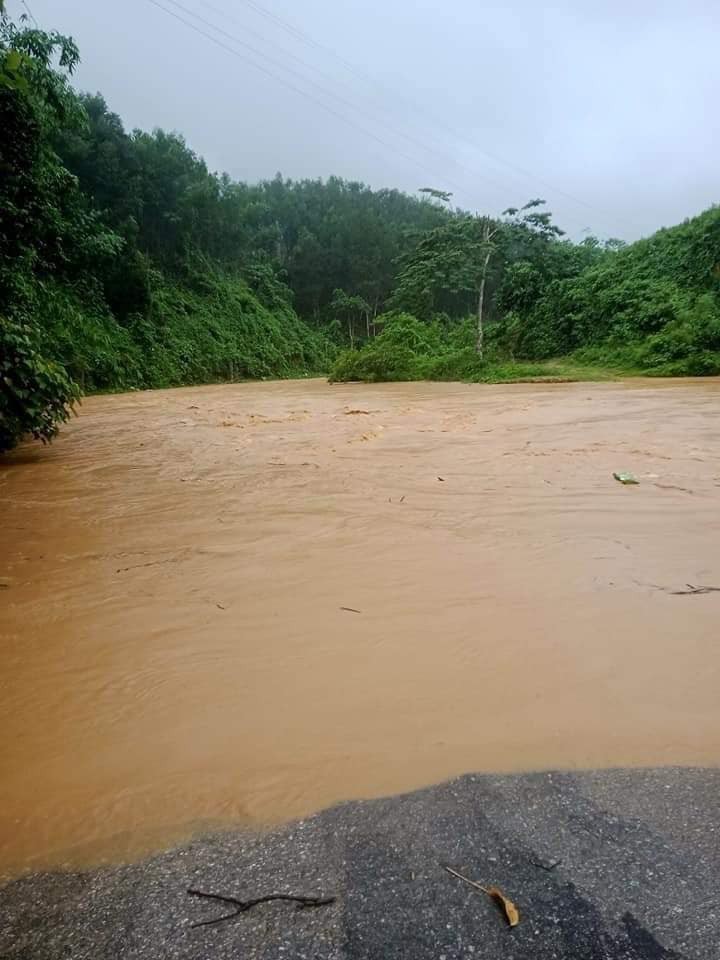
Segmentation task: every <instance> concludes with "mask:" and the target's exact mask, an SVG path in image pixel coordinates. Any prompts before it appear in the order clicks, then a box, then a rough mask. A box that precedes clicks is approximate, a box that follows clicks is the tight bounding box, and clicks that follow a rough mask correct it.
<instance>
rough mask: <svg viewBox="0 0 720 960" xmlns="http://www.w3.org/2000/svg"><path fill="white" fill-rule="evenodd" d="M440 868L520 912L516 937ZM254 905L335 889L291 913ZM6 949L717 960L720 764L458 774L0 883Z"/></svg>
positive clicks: (492, 909)
mask: <svg viewBox="0 0 720 960" xmlns="http://www.w3.org/2000/svg"><path fill="white" fill-rule="evenodd" d="M443 864H449V865H451V866H452V867H453V868H455V869H457V870H459V871H460V872H462V873H464V874H466V875H467V876H469V877H471V878H472V879H474V880H477V881H479V882H481V883H484V884H495V885H497V886H498V887H500V888H501V889H502V890H503V891H504V892H505V894H506V895H507V896H509V897H510V898H511V899H512V900H513V901H514V902H515V904H516V905H517V907H518V908H519V911H520V917H521V919H520V923H519V924H518V925H517V926H516V927H515V928H513V929H510V928H509V927H508V925H507V923H506V922H505V919H504V917H503V915H502V913H501V911H500V910H499V909H498V907H497V906H496V905H495V904H494V903H493V901H492V900H491V899H490V898H489V897H487V896H486V895H485V894H484V893H481V892H479V891H477V890H475V889H473V888H472V887H470V886H469V885H467V884H465V883H463V882H462V881H461V880H458V879H456V878H455V877H453V876H451V875H449V874H448V873H447V872H446V871H445V870H444V869H443V867H442V865H443ZM189 887H193V888H199V889H201V890H203V891H206V892H211V893H218V894H221V895H225V896H229V897H236V898H240V899H243V900H249V899H252V898H255V897H260V896H264V895H267V894H272V893H285V894H292V895H299V896H321V897H335V898H336V899H335V901H334V902H333V903H331V904H329V905H325V906H317V907H312V908H306V909H298V908H297V907H296V906H295V905H294V904H293V903H291V902H284V901H275V902H270V903H263V904H260V905H258V906H256V907H254V908H252V909H250V910H248V911H246V912H243V913H241V914H240V915H239V916H237V917H236V918H235V919H231V920H228V921H225V922H222V923H218V924H214V925H209V926H200V927H195V928H193V927H192V924H193V923H197V922H199V921H202V920H208V919H213V918H214V917H216V916H219V915H221V914H223V913H225V912H228V911H232V909H233V908H232V906H229V905H223V904H221V903H213V902H210V901H205V900H201V899H198V898H194V897H191V896H188V894H187V889H188V888H189ZM0 957H2V958H3V960H4V958H13V960H19V958H22V960H31V958H32V960H51V958H52V960H61V958H66V957H72V958H78V960H79V958H88V960H105V958H108V960H109V958H113V960H117V958H133V960H136V958H137V960H140V958H143V960H160V958H187V960H190V958H192V960H210V958H212V960H225V958H243V960H254V958H263V960H271V958H272V960H280V958H307V960H325V958H328V960H329V958H363V960H371V958H372V960H381V958H382V960H393V958H408V960H426V958H427V960H430V958H432V960H456V958H461V957H462V958H472V960H486V958H487V960H505V958H508V960H509V958H515V960H525V958H528V960H530V958H532V960H565V958H568V960H620V958H622V960H717V958H720V770H699V769H677V768H671V769H658V770H647V771H639V770H615V771H601V772H590V773H581V774H579V773H543V774H526V775H518V776H485V775H483V776H472V775H469V776H466V777H462V778H460V779H458V780H455V781H452V782H449V783H446V784H442V785H440V786H437V787H432V788H429V789H426V790H421V791H418V792H415V793H411V794H406V795H404V796H398V797H392V798H388V799H383V800H373V801H368V802H356V803H349V804H345V805H342V806H339V807H335V808H333V809H330V810H327V811H325V812H323V813H320V814H318V815H316V816H314V817H311V818H309V819H306V820H304V821H300V822H297V823H293V824H290V825H287V826H285V827H283V828H281V829H278V830H276V831H274V832H271V833H266V834H262V835H259V834H245V833H241V832H233V833H226V834H222V835H216V836H213V837H210V838H205V839H200V840H197V841H195V842H194V843H192V844H190V845H187V846H184V847H181V848H178V849H175V850H171V851H169V852H167V853H164V854H162V855H160V856H157V857H154V858H152V859H148V860H145V861H143V862H140V863H136V864H133V865H131V866H114V867H107V868H103V869H99V870H95V871H92V872H84V873H73V874H69V873H64V874H63V873H55V874H40V875H34V876H26V877H23V878H22V879H20V880H15V881H13V882H12V883H10V884H8V885H6V886H5V887H4V888H3V889H1V890H0Z"/></svg>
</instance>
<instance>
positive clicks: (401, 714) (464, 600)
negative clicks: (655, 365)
mask: <svg viewBox="0 0 720 960" xmlns="http://www.w3.org/2000/svg"><path fill="white" fill-rule="evenodd" d="M719 412H720V383H719V382H718V381H696V382H657V383H653V382H647V381H645V382H633V383H624V384H555V385H549V384H544V385H541V384H533V385H530V384H527V385H514V386H495V387H492V386H481V385H477V386H470V385H461V384H391V385H376V386H367V385H365V386H361V385H335V386H329V385H327V384H325V383H324V382H321V381H310V382H300V381H299V382H290V383H266V384H262V383H255V384H241V385H229V386H216V387H201V388H194V389H181V390H172V391H160V392H152V393H139V394H126V395H122V396H107V397H96V398H91V399H89V400H87V401H86V402H85V403H84V404H83V407H82V411H81V415H80V417H79V418H78V419H77V420H76V421H74V422H73V423H72V424H70V425H68V427H67V428H66V429H64V431H63V434H62V437H61V438H60V440H59V441H58V442H56V443H55V444H53V446H52V447H50V448H45V449H44V448H42V447H40V446H35V445H27V446H24V447H23V448H21V449H20V450H18V451H16V452H15V453H14V454H13V455H11V456H8V457H6V458H5V459H4V460H3V461H1V462H0V508H1V509H2V552H1V553H0V658H1V660H0V662H1V663H2V677H1V680H0V683H1V689H0V694H1V696H0V729H1V730H2V740H1V742H0V872H2V871H3V870H5V871H10V872H12V871H16V870H20V869H23V868H28V867H32V868H40V867H45V866H48V865H61V864H70V865H78V864H84V863H91V862H96V861H98V860H101V859H102V858H103V857H109V858H114V857H117V858H123V857H128V856H134V855H137V854H140V853H142V852H145V851H146V850H150V849H154V848H157V847H160V846H161V845H162V844H163V843H167V842H170V841H171V840H172V839H175V838H178V837H180V836H182V835H183V834H185V833H187V832H188V831H190V830H192V829H194V828H199V827H202V826H205V825H208V824H223V825H227V824H230V823H238V822H241V823H253V824H262V823H267V822H271V821H276V820H282V819H285V818H290V817H294V816H296V815H301V814H305V813H308V812H310V811H313V810H316V809H318V808H320V807H322V806H324V805H327V804H330V803H333V802H335V801H338V800H343V799H347V798H356V797H370V796H377V795H380V794H385V793H390V792H394V791H399V790H404V789H408V788H412V787H416V786H419V785H423V784H427V783H431V782H434V781H437V780H440V779H442V778H445V777H447V776H449V775H453V774H457V773H460V772H464V771H469V770H491V771H492V770H497V771H507V770H528V769H540V768H548V767H567V768H577V767H583V768H585V767H593V768H594V767H603V766H618V765H623V766H625V765H656V764H701V765H717V764H718V762H719V761H720V642H719V640H720V592H719V593H714V592H710V593H704V594H697V593H674V591H687V590H688V587H687V584H692V585H694V586H698V585H711V586H720V444H719V443H718V440H719V438H720V417H719V416H718V414H719ZM614 470H631V471H633V472H634V473H635V474H636V476H637V477H638V479H639V480H640V485H639V486H635V487H623V486H621V485H620V484H619V483H617V482H616V481H614V480H613V479H612V472H613V471H614Z"/></svg>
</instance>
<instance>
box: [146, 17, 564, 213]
mask: <svg viewBox="0 0 720 960" xmlns="http://www.w3.org/2000/svg"><path fill="white" fill-rule="evenodd" d="M150 2H154V0H150ZM164 2H165V3H171V4H172V5H173V6H174V7H177V8H178V9H180V10H182V11H183V12H184V13H186V14H188V15H189V16H192V17H194V18H195V19H196V20H198V21H199V22H200V23H202V24H204V25H205V26H206V27H209V28H210V29H211V30H214V31H215V32H216V33H219V34H220V35H221V36H224V37H226V38H227V39H229V40H231V41H232V42H233V43H236V44H239V45H240V46H242V47H244V48H245V49H247V50H249V51H250V52H251V53H253V54H254V55H255V56H259V57H261V58H262V59H264V60H266V61H267V62H269V63H270V64H272V66H274V67H276V68H279V69H281V70H285V71H286V72H289V73H290V74H292V75H293V76H295V77H297V78H298V79H300V80H301V81H304V82H305V83H309V84H311V86H313V87H314V88H315V89H317V90H319V91H320V93H321V94H323V95H324V96H325V97H329V98H333V99H335V100H336V101H338V102H339V103H341V104H342V105H344V106H345V107H347V108H349V109H350V110H354V111H356V112H359V113H361V114H363V113H364V115H365V116H366V117H368V118H369V119H370V120H371V121H372V122H373V123H375V124H378V123H379V125H380V126H384V127H385V129H386V130H389V131H390V132H391V133H392V134H393V135H395V136H400V137H403V138H404V139H406V140H407V141H409V142H410V143H412V144H413V145H415V146H418V147H419V148H420V149H421V150H429V151H430V152H431V153H432V152H434V153H435V155H436V156H438V157H439V158H440V159H441V160H442V161H443V162H444V163H446V162H447V158H446V157H444V156H443V155H441V154H438V153H437V151H433V150H432V148H428V147H427V145H426V144H424V143H422V142H421V141H419V140H417V139H416V138H414V137H411V136H409V135H408V134H405V133H403V132H402V131H400V130H397V129H396V128H395V127H391V126H390V125H389V124H388V123H386V122H385V121H383V120H379V119H378V118H377V117H376V116H375V115H373V114H370V113H368V111H366V110H362V108H358V107H357V106H356V105H355V104H353V103H351V102H350V101H349V100H347V99H346V98H344V97H342V96H340V95H339V94H336V93H335V92H334V91H328V90H327V89H326V88H325V87H323V86H322V85H321V84H318V83H316V82H315V81H314V80H312V79H311V78H309V77H307V76H305V75H304V74H302V73H299V72H298V71H297V70H294V69H293V68H292V67H288V66H287V65H286V64H285V63H281V62H279V61H278V60H276V59H274V58H273V57H271V56H269V55H268V54H266V53H264V52H263V51H261V50H258V49H257V48H256V47H254V46H252V44H249V43H247V41H245V40H242V39H240V38H239V37H237V36H235V35H234V34H232V33H229V32H228V31H227V30H224V29H222V28H221V27H218V26H217V25H216V24H214V23H212V22H211V21H209V20H207V19H206V18H204V17H202V16H201V15H200V14H197V13H195V12H194V11H193V10H190V9H189V8H188V7H186V6H184V5H183V4H182V3H180V0H164ZM200 2H204V4H205V6H208V7H210V8H212V9H214V10H215V9H217V8H216V7H213V5H212V4H209V3H207V2H205V0H200ZM154 5H155V6H159V4H157V3H154ZM160 9H163V10H164V11H165V12H166V13H170V14H171V15H172V16H175V18H176V19H178V20H180V21H181V22H182V23H184V24H186V25H187V26H190V27H191V28H192V29H196V30H197V32H199V33H201V34H202V35H203V36H206V37H207V38H208V39H211V40H212V41H213V42H216V43H219V44H220V45H221V46H223V47H224V48H226V45H225V44H223V43H221V42H220V41H218V40H217V38H216V37H214V36H211V35H208V34H206V33H205V31H203V30H199V29H198V28H196V27H195V26H194V25H193V24H191V23H190V22H189V21H187V20H185V18H183V17H180V16H179V15H178V14H175V13H173V12H172V11H169V10H167V8H165V7H160ZM231 19H232V18H231ZM250 32H251V33H254V35H255V36H257V37H259V38H260V39H261V40H262V41H263V42H267V40H266V38H265V37H264V36H263V35H262V34H258V33H257V32H255V31H250ZM278 49H279V50H280V51H281V53H283V55H285V56H290V57H291V59H294V60H295V61H296V62H298V63H300V64H301V65H302V66H305V67H308V66H310V67H311V69H315V70H317V68H315V67H313V66H311V65H308V64H307V63H306V61H304V60H302V59H301V58H299V57H296V56H294V55H293V54H289V53H288V51H287V50H285V48H283V47H279V48H278ZM234 52H235V54H236V55H237V51H234ZM249 62H250V63H252V64H253V65H254V66H256V67H257V64H255V63H254V62H253V61H252V60H250V61H249ZM264 72H266V73H268V75H270V76H272V77H273V79H276V80H280V82H282V83H284V84H285V85H286V86H288V85H290V86H291V88H292V89H294V90H295V91H296V92H298V93H300V94H301V95H303V96H306V97H308V98H309V99H311V100H312V101H313V102H315V103H317V102H318V101H317V100H316V99H315V98H314V97H313V96H311V95H310V94H308V93H307V92H306V91H304V90H299V89H298V88H297V87H296V86H295V85H294V84H288V82H287V81H286V80H284V79H281V78H278V77H277V76H276V75H274V74H272V73H269V72H268V71H267V70H265V71H264ZM318 72H319V73H320V74H321V76H323V77H325V78H326V79H327V75H326V74H323V73H322V71H318ZM331 82H332V79H331ZM320 105H321V106H323V108H324V109H326V110H328V111H329V112H330V113H332V114H333V116H340V119H342V120H344V121H345V122H346V123H348V124H350V125H351V126H353V127H355V128H356V129H358V130H360V131H361V132H362V133H364V134H365V135H366V136H370V137H372V138H373V139H375V140H376V141H378V142H379V143H381V144H382V145H383V146H386V147H387V148H388V149H390V150H394V151H395V152H396V153H398V155H400V156H402V157H403V158H404V159H406V160H409V161H410V162H411V163H414V164H415V165H416V166H418V168H420V169H422V170H424V171H425V172H426V173H429V174H430V175H431V176H432V177H433V178H435V179H439V180H440V181H443V180H444V182H445V183H446V184H448V185H450V186H452V187H454V188H455V190H456V191H459V192H460V193H462V194H464V195H466V196H467V197H469V198H472V199H474V202H475V204H476V206H477V207H478V209H482V208H483V207H484V206H486V204H485V202H482V203H481V202H479V201H478V199H477V197H475V198H473V197H472V193H471V192H470V191H468V189H467V187H465V186H464V185H462V184H459V183H457V182H456V181H453V180H451V179H450V178H449V177H448V176H447V174H446V173H442V174H440V173H438V172H437V171H436V170H433V169H431V168H429V167H427V166H426V165H425V164H423V163H422V162H420V161H418V160H417V159H416V158H415V157H411V156H409V155H408V154H407V153H404V152H403V151H401V150H399V149H398V148H397V147H396V146H394V145H393V144H389V143H388V142H387V141H385V140H383V139H382V138H379V137H378V136H377V135H376V134H374V133H371V132H370V131H369V130H367V129H366V128H364V127H362V126H360V125H359V124H357V123H355V122H353V121H352V120H350V119H349V118H348V117H347V116H346V115H344V114H342V115H339V114H338V113H337V112H336V111H335V110H333V109H332V108H330V107H328V106H327V105H326V104H325V103H321V104H320ZM459 166H461V165H459ZM461 168H462V166H461ZM464 169H465V171H466V172H467V173H468V174H469V175H470V176H472V177H480V178H482V179H484V180H486V181H487V182H488V183H491V184H493V185H494V186H495V187H496V188H498V189H499V190H501V191H502V192H503V194H504V195H505V196H507V193H508V190H509V188H508V185H507V184H506V183H500V182H499V181H497V180H494V179H492V178H491V177H488V176H487V174H478V173H477V172H475V171H472V170H469V169H468V168H467V167H465V168H464ZM506 203H507V200H506V199H505V200H504V201H503V206H504V205H505V204H506ZM564 219H565V220H566V221H567V220H570V221H571V222H574V223H575V224H576V225H579V224H580V221H579V220H577V219H576V218H575V217H573V216H572V215H570V216H568V217H565V218H564Z"/></svg>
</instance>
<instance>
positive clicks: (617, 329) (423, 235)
mask: <svg viewBox="0 0 720 960" xmlns="http://www.w3.org/2000/svg"><path fill="white" fill-rule="evenodd" d="M0 16H1V19H0V129H2V131H3V134H2V137H0V449H3V448H9V447H10V446H12V445H13V444H14V443H15V442H17V440H18V439H19V438H20V437H21V436H23V435H24V434H26V433H33V434H34V435H35V436H38V437H41V438H43V439H49V438H50V437H52V435H53V434H54V432H55V431H56V427H57V423H58V422H59V421H61V420H62V419H63V418H64V416H65V415H66V412H67V409H68V406H69V405H70V404H71V403H72V402H73V400H74V399H75V398H77V397H78V395H79V393H80V392H81V391H93V390H109V389H128V388H137V387H159V386H169V385H173V384H185V383H200V382H209V381H215V380H225V379H238V378H246V377H274V376H299V375H306V374H309V373H322V372H328V371H330V370H331V369H332V372H333V375H334V376H335V377H338V378H343V377H360V378H364V379H384V378H388V377H402V378H413V377H420V376H444V377H450V378H451V377H469V378H479V379H483V378H487V374H488V370H491V369H492V365H493V364H495V363H497V362H498V360H499V359H503V358H511V359H513V358H516V359H525V358H528V359H532V360H537V359H543V358H547V357H554V356H560V355H564V354H568V353H571V352H575V353H577V351H584V354H583V356H584V357H585V359H586V360H595V359H599V360H602V361H604V362H608V360H613V361H614V362H616V363H617V364H618V365H622V364H625V365H632V366H633V367H638V368H641V369H652V370H655V371H656V372H668V373H711V372H717V371H720V364H719V363H718V356H717V351H718V350H720V310H719V308H718V303H719V296H718V295H719V292H720V267H719V266H718V264H719V263H720V211H719V210H718V209H716V208H713V209H711V210H708V211H707V212H706V213H704V214H703V215H702V216H700V217H697V218H695V219H694V220H691V221H688V222H687V223H685V224H683V225H681V226H679V227H675V228H672V229H670V230H663V231H660V232H659V233H657V234H656V235H655V236H653V237H651V238H650V239H647V240H642V241H639V242H638V243H635V244H632V245H630V246H627V247H625V246H623V244H622V243H620V242H619V241H610V242H607V243H602V244H601V243H600V242H598V241H597V240H595V239H594V238H592V237H591V238H588V239H586V240H584V241H583V242H582V243H580V244H574V243H571V242H569V241H568V240H566V239H564V238H563V236H562V231H561V230H559V229H558V228H557V227H556V226H555V225H554V224H553V222H552V218H551V216H550V214H548V213H547V212H545V210H544V205H543V202H542V201H541V200H532V201H530V202H529V203H527V204H524V205H523V206H522V207H521V208H520V209H512V208H511V209H509V210H508V211H507V212H506V213H505V214H504V215H503V216H502V217H500V218H490V217H482V216H470V215H469V214H467V213H465V212H464V211H461V210H457V209H450V208H449V205H448V203H447V202H446V200H447V198H446V197H445V196H444V195H442V194H441V193H440V192H439V191H434V190H431V189H428V190H426V191H424V193H423V196H422V198H416V197H411V196H408V195H406V194H404V193H402V192H400V191H397V190H371V189H370V188H369V187H367V186H365V185H363V184H360V183H354V182H347V181H344V180H341V179H339V178H335V177H331V178H330V179H329V180H327V181H321V180H304V181H292V180H288V179H284V178H283V177H281V176H280V175H279V174H278V175H277V176H276V177H275V178H274V179H272V180H268V181H265V182H262V183H259V184H254V185H248V184H245V183H239V182H236V181H233V180H231V179H230V178H229V177H228V176H226V175H222V176H219V175H217V174H215V173H212V172H210V171H209V170H208V169H207V167H206V165H205V163H204V162H203V160H202V159H201V158H199V157H198V156H196V155H195V154H194V153H193V152H192V151H191V150H190V149H189V148H188V146H187V145H186V144H185V142H184V140H183V138H182V137H181V136H180V135H178V134H175V133H167V132H163V131H161V130H155V131H154V132H152V133H145V132H142V131H138V130H135V131H132V132H127V131H126V130H125V129H124V128H123V124H122V122H121V120H120V118H119V117H118V116H117V115H116V114H114V113H112V112H111V111H110V110H109V109H108V107H107V105H106V103H105V101H104V100H103V98H102V97H101V96H100V95H95V96H87V95H80V94H78V93H76V92H75V91H74V90H73V88H72V86H71V85H70V78H71V76H72V73H73V71H74V68H75V66H76V65H77V63H78V59H79V53H78V50H77V48H76V47H75V44H74V43H73V41H72V40H71V39H69V38H67V37H64V36H62V35H60V34H56V33H46V32H44V31H40V30H36V29H29V28H28V27H27V25H26V24H25V23H21V24H19V25H18V24H15V23H13V22H12V21H11V20H10V19H9V18H8V17H7V15H5V14H2V15H0ZM479 334H481V335H480V336H479ZM348 348H350V349H348Z"/></svg>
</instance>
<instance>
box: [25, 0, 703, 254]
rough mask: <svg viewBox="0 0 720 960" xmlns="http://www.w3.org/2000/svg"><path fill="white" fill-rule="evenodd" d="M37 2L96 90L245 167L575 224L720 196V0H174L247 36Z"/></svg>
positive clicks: (597, 223)
mask: <svg viewBox="0 0 720 960" xmlns="http://www.w3.org/2000/svg"><path fill="white" fill-rule="evenodd" d="M28 3H29V4H30V7H31V9H32V12H33V14H34V16H35V17H36V18H37V20H38V21H39V22H40V24H41V26H43V27H45V28H56V29H58V30H60V31H61V32H64V33H69V34H71V35H72V36H73V37H74V38H75V39H76V41H77V42H78V44H79V46H80V51H81V54H82V59H83V63H82V66H81V68H80V70H79V71H78V73H77V75H76V77H77V80H76V83H77V86H78V87H79V88H81V89H86V90H90V91H93V92H94V91H96V90H99V91H100V92H102V93H103V94H104V96H105V97H106V99H107V101H108V103H109V105H110V107H111V109H113V110H114V111H116V112H117V113H119V114H120V116H121V117H122V118H123V120H124V122H125V124H126V126H127V127H128V128H132V127H141V128H143V129H152V128H153V127H156V126H160V127H164V128H166V129H173V130H178V131H180V132H181V133H183V134H184V135H185V137H186V139H187V141H188V143H189V145H190V146H191V147H192V148H193V149H194V150H195V151H196V152H197V153H199V154H201V155H202V156H203V157H205V159H206V161H207V163H208V165H209V166H210V167H211V168H212V169H215V170H218V171H224V170H225V171H227V172H228V173H229V174H230V175H231V176H233V177H235V178H238V179H243V180H251V181H252V180H257V179H261V178H265V177H271V176H273V175H274V174H275V173H276V172H277V171H278V170H280V171H282V173H283V174H284V175H286V176H291V177H297V178H299V177H316V176H321V177H326V176H328V175H330V174H338V175H340V176H343V177H347V178H351V179H357V180H363V181H365V182H366V183H369V184H370V185H372V186H373V187H400V188H402V189H405V190H408V191H414V190H415V189H417V188H418V187H421V186H426V185H427V186H434V187H440V188H443V189H447V190H451V191H453V193H454V200H455V201H456V202H457V203H458V204H459V205H460V206H463V207H466V208H470V209H474V210H481V211H485V212H490V213H497V212H499V211H501V210H503V209H504V208H505V207H507V206H510V205H521V204H522V203H523V202H525V201H526V200H528V199H530V198H531V197H536V196H541V197H544V198H545V199H546V200H547V201H548V208H549V209H551V210H552V211H553V212H554V214H555V216H556V219H557V221H558V222H559V223H560V224H561V226H563V227H564V228H565V229H566V230H567V231H568V233H569V235H570V236H572V237H574V238H576V239H579V238H580V237H581V236H582V232H581V231H582V230H583V229H584V228H587V227H590V228H591V230H592V232H594V233H596V234H598V235H600V236H603V237H606V236H611V235H614V236H622V237H624V238H626V239H632V238H634V237H637V236H639V235H640V234H647V233H649V232H651V231H653V230H654V229H656V228H658V227H660V226H667V225H671V224H673V223H676V222H678V221H679V220H682V219H684V218H685V217H686V216H690V215H693V214H695V213H699V212H700V211H701V210H703V209H704V208H705V207H707V206H709V205H710V204H711V203H714V202H718V201H720V185H719V183H718V163H717V157H718V153H720V122H719V121H718V117H720V58H719V57H718V49H720V5H719V4H718V0H684V2H680V3H678V2H677V0H673V2H666V0H593V2H590V0H555V2H552V3H542V2H541V0H491V2H485V0H445V2H443V3H441V2H439V0H395V2H393V0H334V2H333V0H296V2H294V3H293V2H292V0H157V3H158V4H160V5H162V6H164V7H165V8H166V9H167V10H172V11H173V12H174V13H175V14H177V15H178V16H180V17H183V18H184V19H186V20H187V21H189V22H191V23H192V24H193V25H194V26H195V27H196V28H197V30H198V31H202V32H203V33H205V34H210V35H212V36H215V37H216V38H217V39H218V40H219V41H220V43H221V44H224V45H225V46H226V47H230V48H231V49H232V50H234V51H236V52H235V54H233V53H231V52H230V51H228V50H227V49H225V48H224V47H221V46H218V45H216V44H215V43H213V42H212V41H211V40H210V39H208V37H207V36H203V35H201V34H200V33H198V32H196V31H195V30H192V29H190V28H189V27H188V26H186V25H185V24H184V23H181V22H179V21H178V20H177V19H174V18H173V17H172V16H170V15H169V14H168V13H166V12H163V11H162V10H160V9H159V8H158V6H154V5H153V3H152V2H151V0H124V2H118V0H114V2H111V0H60V2H58V0H28ZM181 6H182V7H185V8H186V11H190V12H186V11H183V10H182V9H181V8H180V7H181ZM8 7H9V9H10V12H11V13H17V12H21V11H22V9H23V8H22V6H21V2H20V0H9V2H8ZM193 14H195V15H196V16H194V15H193ZM198 17H201V18H202V19H203V20H205V21H207V22H206V23H203V22H201V21H200V20H199V19H198ZM209 24H210V25H209ZM215 28H218V30H219V32H218V30H216V29H215ZM243 44H246V45H247V46H243ZM249 47H252V48H253V51H251V50H250V49H249ZM252 63H255V64H257V65H258V66H260V67H261V68H262V69H258V68H257V67H256V66H253V65H252ZM298 91H302V92H298ZM321 104H325V105H326V107H327V108H328V109H325V108H324V107H323V106H322V105H321Z"/></svg>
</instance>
